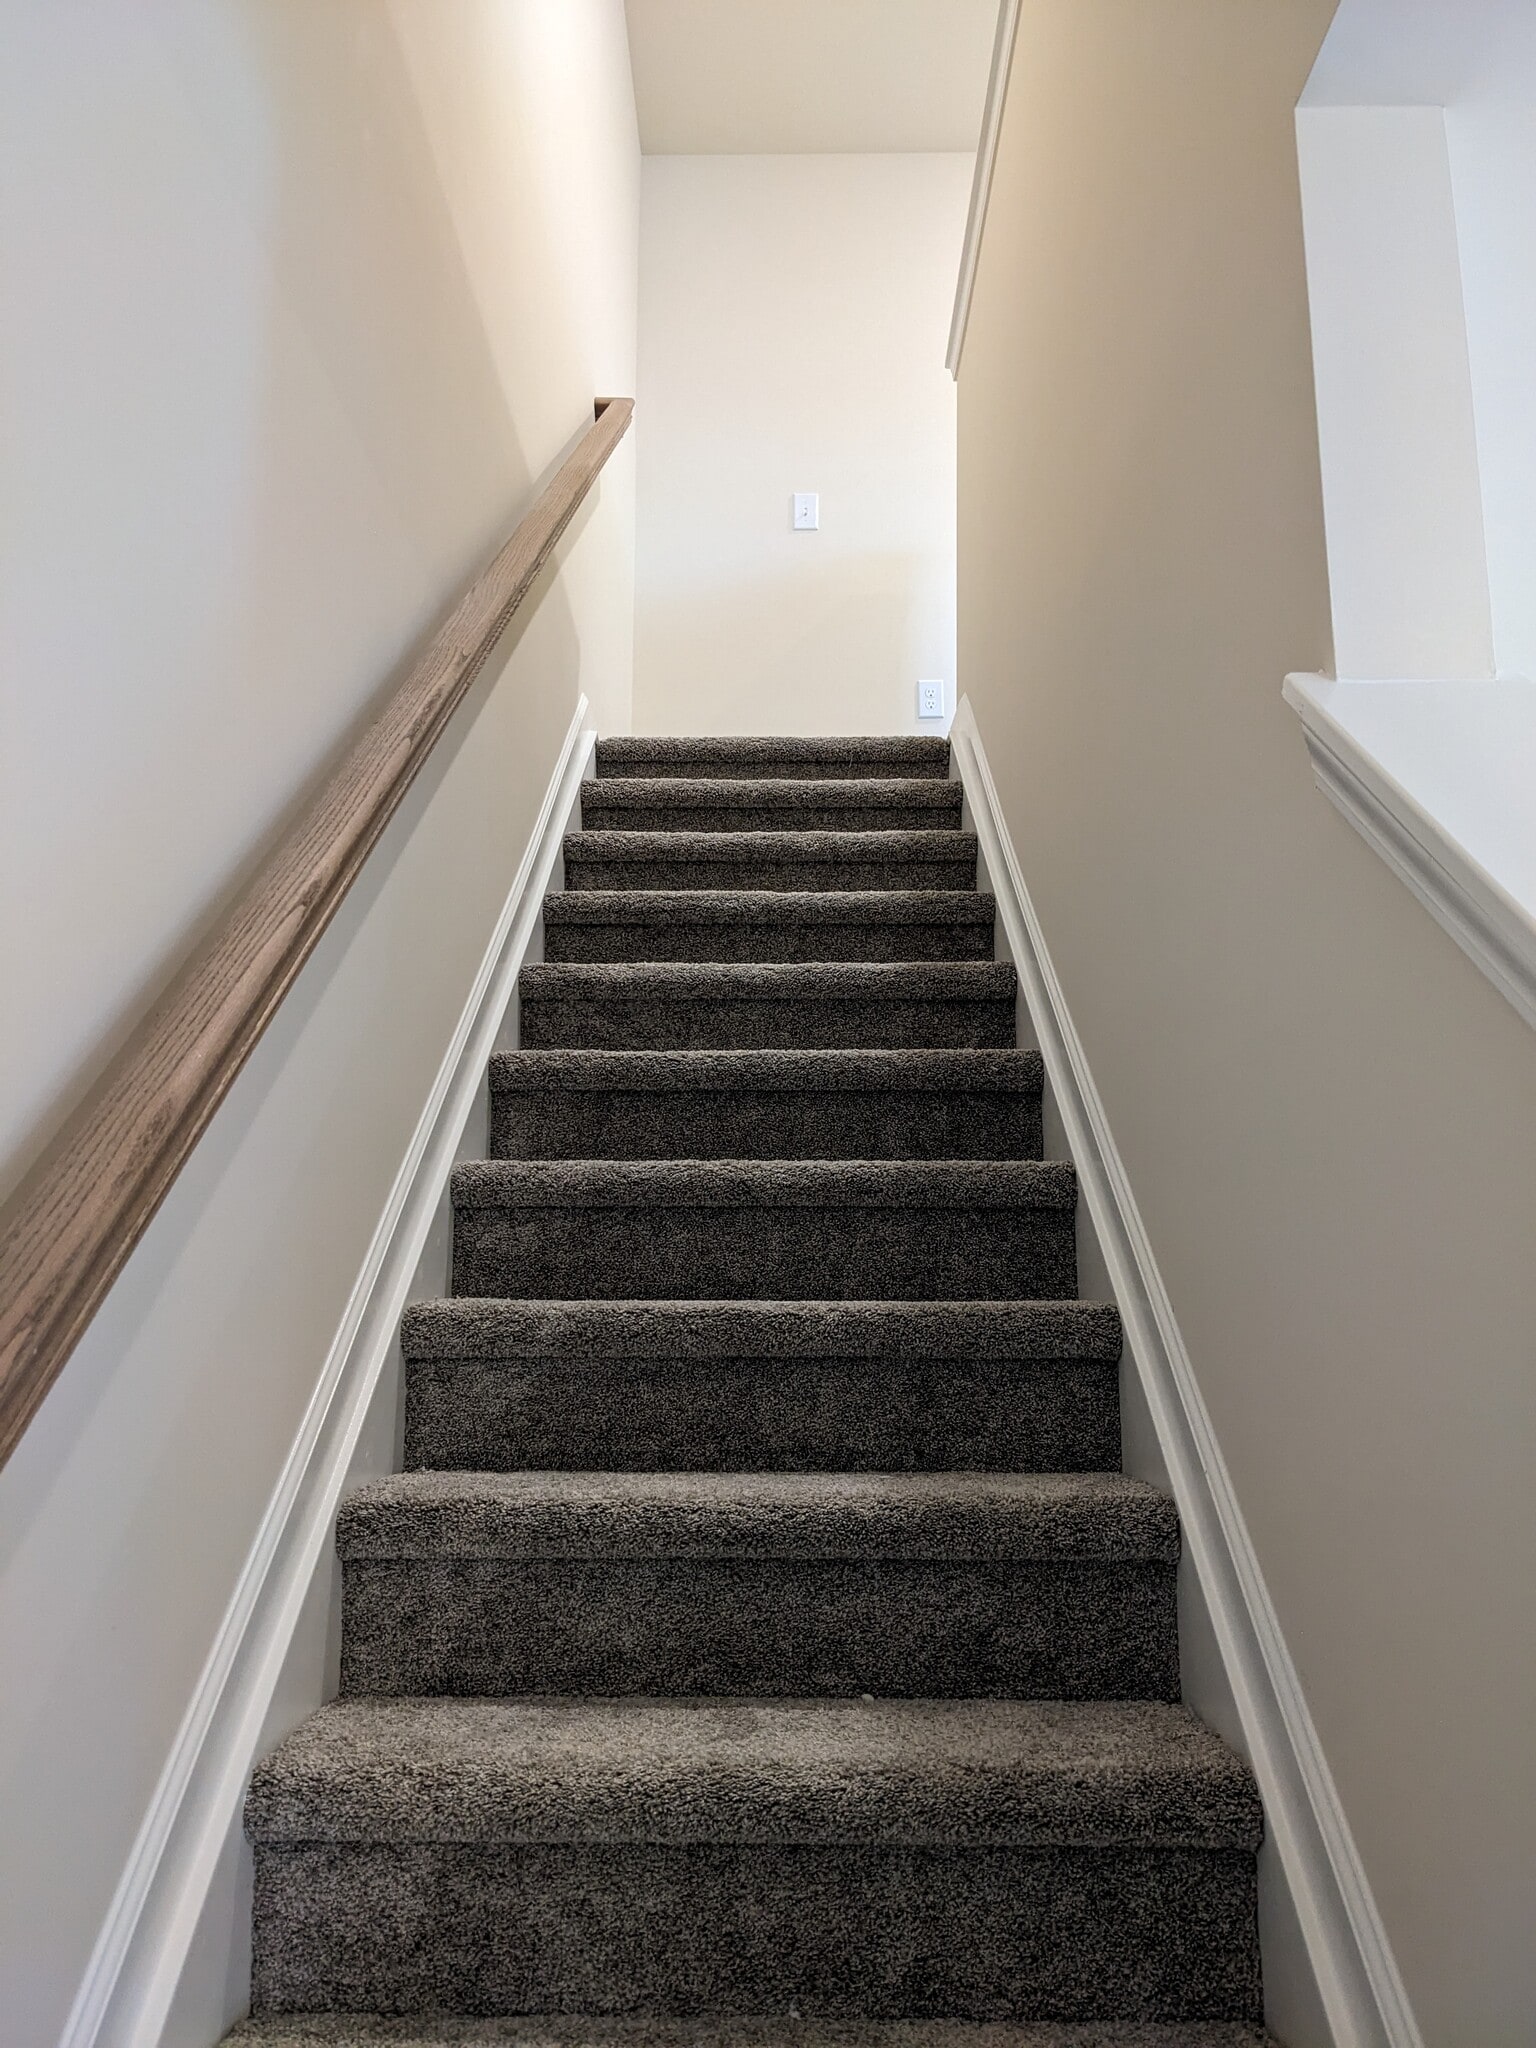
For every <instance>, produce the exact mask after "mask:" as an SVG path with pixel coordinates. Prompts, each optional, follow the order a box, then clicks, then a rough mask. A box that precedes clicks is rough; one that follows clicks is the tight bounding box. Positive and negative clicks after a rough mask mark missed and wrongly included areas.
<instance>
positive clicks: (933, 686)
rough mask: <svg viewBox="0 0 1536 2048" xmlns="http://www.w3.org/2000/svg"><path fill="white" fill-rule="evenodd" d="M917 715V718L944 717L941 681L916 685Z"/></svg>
mask: <svg viewBox="0 0 1536 2048" xmlns="http://www.w3.org/2000/svg"><path fill="white" fill-rule="evenodd" d="M917 715H918V717H919V718H942V717H943V716H944V684H943V682H942V681H939V682H922V683H919V684H918V686H917Z"/></svg>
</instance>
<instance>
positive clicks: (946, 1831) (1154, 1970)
mask: <svg viewBox="0 0 1536 2048" xmlns="http://www.w3.org/2000/svg"><path fill="white" fill-rule="evenodd" d="M246 1825H247V1831H248V1833H249V1835H250V1837H251V1839H252V1842H253V1843H254V1845H255V1851H256V1895H255V1949H254V1959H253V1971H252V1983H253V2004H254V2006H255V2008H256V2010H257V2011H258V2012H279V2011H283V2010H289V2011H295V2012H306V2011H310V2012H312V2011H338V2010H340V2011H356V2012H379V2011H385V2012H396V2013H405V2012H412V2011H418V2012H420V2011H440V2012H459V2013H477V2014H481V2015H494V2014H498V2013H515V2012H523V2013H527V2012H540V2011H543V2012H552V2011H553V2012H566V2013H584V2012H585V2013H591V2012H606V2013H626V2012H628V2013H645V2012H655V2011H671V2012H674V2013H678V2012H680V2013H694V2014H704V2013H738V2014H759V2015H762V2014H783V2015H786V2016H788V2015H791V2014H793V2015H795V2016H800V2017H805V2018H851V2017H854V2016H859V2017H865V2018H898V2017H899V2018H925V2017H935V2018H967V2019H1034V2018H1054V2019H1075V2020H1091V2019H1108V2018H1115V2019H1143V2020H1153V2019H1156V2020H1195V2019H1245V2020H1249V2021H1254V2022H1256V2021H1257V2020H1258V2018H1259V2017H1260V1992H1259V1959H1258V1933H1257V1917H1256V1916H1257V1906H1256V1885H1255V1851H1256V1849H1257V1846H1258V1841H1259V1837H1260V1833H1261V1818H1260V1811H1259V1805H1258V1799H1257V1794H1256V1792H1255V1789H1254V1786H1253V1783H1252V1779H1251V1777H1250V1775H1249V1773H1248V1771H1247V1769H1246V1767H1245V1766H1244V1765H1243V1764H1242V1763H1241V1761H1240V1760H1239V1759H1238V1758H1237V1757H1236V1756H1234V1755H1233V1754H1232V1752H1231V1751H1230V1750H1228V1749H1226V1748H1225V1746H1224V1745H1223V1744H1222V1743H1221V1742H1220V1741H1219V1740H1218V1739H1217V1738H1216V1737H1215V1736H1214V1735H1212V1734H1211V1733H1210V1731H1209V1730H1208V1729H1206V1728H1204V1727H1202V1726H1201V1724H1200V1723H1199V1722H1197V1721H1196V1720H1195V1719H1194V1717H1193V1716H1192V1715H1190V1714H1189V1713H1187V1712H1186V1711H1185V1710H1183V1709H1182V1708H1178V1707H1172V1706H1164V1705H1159V1704H1155V1703H1149V1702H1137V1703H1135V1704H1122V1705H1104V1704H1100V1703H1097V1702H1095V1703H1084V1704H1080V1705H1071V1704H1062V1703H1058V1702H1049V1703H1040V1702H1035V1703H1017V1702H1007V1703H1001V1702H996V1701H975V1700H966V1701H933V1700H921V1701H884V1702H880V1703H878V1704H876V1703H867V1702H862V1701H805V1700H796V1701H776V1702H771V1703H764V1702H759V1701H741V1700H708V1701H699V1702H696V1703H686V1702H678V1701H654V1700H620V1701H615V1700H561V1701H552V1700H527V1699H523V1700H505V1701H502V1700H389V1701H376V1700H353V1701H342V1702H339V1703H338V1704H336V1705H334V1706H331V1707H328V1708H326V1709H324V1710H323V1711H322V1712H321V1713H319V1714H317V1715H316V1716H314V1717H313V1718H312V1719H311V1720H310V1721H308V1722H306V1723H305V1724H304V1726H303V1727H301V1728H299V1729H298V1730H297V1731H296V1732H295V1733H294V1734H293V1735H292V1736H290V1737H289V1738H288V1739H287V1740H286V1741H285V1742H283V1743H282V1744H280V1745H279V1747H278V1749H277V1750H276V1751H275V1752H274V1753H273V1755H272V1756H270V1757H269V1758H268V1759H267V1760H266V1761H265V1763H263V1764H262V1765H261V1766H260V1768H259V1769H258V1771H257V1773H256V1776H255V1778H254V1780H253V1783H252V1787H251V1792H250V1796H249V1799H248V1801H247V1808H246Z"/></svg>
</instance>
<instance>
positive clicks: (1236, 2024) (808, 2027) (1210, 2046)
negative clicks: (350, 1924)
mask: <svg viewBox="0 0 1536 2048" xmlns="http://www.w3.org/2000/svg"><path fill="white" fill-rule="evenodd" d="M225 2038H226V2039H227V2040H228V2041H230V2042H243V2043H245V2044H247V2048H1275V2044H1274V2043H1273V2041H1272V2040H1271V2037H1270V2036H1269V2035H1268V2034H1266V2033H1265V2031H1264V2029H1263V2028H1262V2027H1256V2026H1249V2025H1248V2024H1247V2023H1246V2022H1244V2021H1242V2020H1204V2021H1202V2020H1194V2021H1187V2022H1184V2023H1182V2024H1175V2025H1173V2026H1164V2025H1161V2024H1159V2023H1158V2022H1156V2021H1154V2022H1151V2023H1149V2024H1145V2025H1143V2024H1140V2023H1138V2022H1136V2021H1129V2022H1122V2021H1119V2020H1093V2021H1090V2022H1089V2023H1088V2025H1086V2026H1078V2025H1074V2024H1073V2023H1072V2022H1071V2021H1057V2020H1044V2021H1038V2022H1036V2023H1034V2024H1027V2023H1026V2024H1020V2023H1018V2022H1012V2023H1009V2022H1007V2021H1003V2022H993V2023H992V2024H991V2025H987V2024H985V2023H983V2024H980V2025H978V2024H975V2023H972V2022H967V2021H965V2020H916V2021H913V2020H885V2021H880V2020H872V2021H863V2022H860V2021H858V2020H845V2021H838V2020H792V2019H783V2020H773V2019H692V2020H675V2019H662V2018H657V2017H655V2016H653V2015H651V2014H647V2015H646V2016H645V2017H644V2018H642V2019H630V2020H625V2019H587V2018H581V2017H576V2018H561V2017H559V2016H558V2015H551V2016H548V2017H545V2018H538V2017H534V2018H528V2017H516V2018H510V2019H501V2020H484V2019H478V2020H477V2019H455V2018H453V2017H451V2016H450V2015H448V2014H438V2015H436V2016H435V2017H434V2016H426V2017H413V2016H410V2015H407V2016H405V2017H398V2016H391V2015H389V2014H385V2013H285V2014H282V2015H279V2016H275V2017H268V2018H266V2019H250V2020H242V2021H241V2022H240V2024H239V2026H237V2027H236V2028H235V2029H234V2031H233V2032H232V2033H230V2034H228V2035H227V2036H226V2037H225Z"/></svg>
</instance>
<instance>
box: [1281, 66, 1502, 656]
mask: <svg viewBox="0 0 1536 2048" xmlns="http://www.w3.org/2000/svg"><path fill="white" fill-rule="evenodd" d="M1296 131H1297V145H1298V155H1299V159H1300V165H1301V193H1302V205H1303V210H1304V215H1305V220H1306V232H1307V283H1308V297H1309V301H1310V305H1311V314H1312V353H1313V362H1314V365H1315V371H1316V379H1317V429H1318V440H1319V445H1320V448H1321V452H1322V476H1323V515H1324V519H1325V521H1326V525H1327V532H1328V578H1329V584H1330V587H1331V591H1332V600H1333V642H1334V656H1335V659H1336V660H1337V662H1338V666H1339V673H1340V674H1341V675H1345V676H1359V677H1393V676H1426V677H1427V676H1442V677H1468V678H1476V677H1488V676H1491V675H1492V674H1493V663H1494V655H1493V622H1492V617H1491V614H1490V610H1489V601H1488V556H1487V550H1486V549H1485V547H1484V545H1483V502H1482V485H1481V478H1480V475H1479V469H1478V449H1477V429H1476V425H1475V423H1474V420H1473V413H1472V380H1471V372H1470V369H1469V366H1468V361H1467V321H1466V309H1465V307H1464V305H1463V303H1462V290H1461V260H1460V254H1459V251H1458V248H1457V241H1456V213H1455V207H1454V205H1453V202H1452V198H1451V167H1450V159H1449V157H1448V155H1447V152H1446V138H1445V116H1444V115H1443V113H1442V112H1441V111H1440V109H1439V108H1438V107H1305V106H1304V107H1302V108H1301V109H1300V110H1299V111H1298V113H1297V117H1296Z"/></svg>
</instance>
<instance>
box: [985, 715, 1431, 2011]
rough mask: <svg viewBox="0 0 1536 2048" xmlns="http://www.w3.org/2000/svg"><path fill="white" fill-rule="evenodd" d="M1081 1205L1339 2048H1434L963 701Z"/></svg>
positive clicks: (992, 865) (1019, 960) (1006, 920)
mask: <svg viewBox="0 0 1536 2048" xmlns="http://www.w3.org/2000/svg"><path fill="white" fill-rule="evenodd" d="M950 737H951V745H952V746H953V748H954V751H955V759H956V765H957V767H958V770H959V776H960V781H961V783H962V785H963V787H964V789H965V794H966V801H967V806H968V808H969V810H970V812H971V821H972V824H973V826H974V828H975V831H976V833H977V837H978V841H979V844H980V850H981V855H982V859H983V861H984V862H985V864H986V866H987V869H988V872H989V875H990V878H991V886H992V889H993V892H994V894H995V895H996V898H997V911H998V917H999V919H1000V920H1001V921H1002V924H1003V928H1004V934H1005V937H1006V941H1007V943H1008V945H1009V947H1010V948H1011V951H1012V956H1013V960H1014V964H1015V966H1016V967H1017V969H1018V974H1019V985H1020V991H1021V994H1022V996H1023V998H1024V1001H1025V1002H1026V1004H1027V1005H1028V1008H1029V1011H1030V1015H1031V1019H1032V1021H1033V1024H1034V1027H1035V1032H1036V1036H1037V1039H1038V1043H1039V1046H1040V1051H1041V1055H1042V1057H1043V1059H1044V1062H1045V1072H1046V1081H1047V1085H1048V1087H1049V1089H1050V1091H1051V1094H1052V1096H1053V1098H1054V1103H1055V1108H1056V1111H1057V1113H1058V1114H1059V1116H1060V1118H1061V1122H1062V1126H1063V1128H1064V1130H1065V1133H1066V1138H1067V1143H1068V1147H1069V1150H1070V1153H1071V1157H1072V1160H1073V1162H1074V1164H1075V1166H1076V1168H1077V1175H1078V1184H1079V1188H1080V1191H1081V1199H1082V1201H1083V1203H1084V1206H1085V1208H1086V1210H1087V1213H1088V1216H1089V1218H1090V1219H1091V1222H1092V1225H1093V1228H1094V1230H1095V1232H1096V1233H1097V1236H1098V1241H1099V1248H1100V1252H1101V1254H1102V1257H1103V1260H1104V1263H1105V1266H1106V1267H1107V1269H1108V1272H1109V1276H1110V1281H1111V1285H1112V1287H1113V1291H1114V1294H1115V1299H1116V1301H1117V1303H1118V1306H1119V1309H1120V1314H1121V1317H1122V1320H1123V1322H1124V1325H1125V1341H1126V1348H1127V1350H1128V1352H1129V1353H1130V1355H1131V1358H1132V1360H1133V1363H1134V1365H1135V1369H1136V1373H1137V1377H1138V1381H1139V1384H1140V1387H1141V1390H1142V1393H1143V1395H1144V1397H1145V1400H1146V1403H1147V1407H1148V1410H1149V1413H1150V1415H1151V1418H1152V1421H1153V1425H1154V1427H1155V1429H1156V1431H1157V1438H1158V1444H1159V1448H1160V1449H1161V1451H1162V1454H1163V1458H1164V1460H1165V1462H1166V1465H1167V1470H1168V1474H1169V1482H1170V1485H1171V1488H1172V1492H1173V1496H1174V1499H1175V1500H1176V1502H1177V1503H1178V1509H1179V1516H1180V1520H1181V1522H1182V1525H1183V1531H1184V1543H1185V1547H1186V1551H1187V1553H1188V1555H1189V1557H1190V1561H1191V1563H1192V1565H1193V1567H1194V1569H1195V1572H1196V1574H1197V1576H1198V1579H1199V1582H1200V1587H1201V1590H1202V1592H1203V1594H1204V1597H1205V1601H1206V1605H1207V1608H1208V1611H1209V1614H1210V1618H1211V1624H1212V1627H1213V1629H1214V1631H1215V1635H1216V1640H1217V1643H1218V1646H1219V1649H1220V1653H1221V1659H1222V1663H1223V1666H1224V1668H1225V1671H1226V1674H1227V1679H1228V1682H1229V1684H1230V1686H1231V1688H1232V1693H1233V1698H1234V1703H1235V1707H1236V1710H1237V1713H1238V1716H1239V1720H1240V1725H1241V1727H1242V1731H1243V1736H1244V1742H1245V1745H1246V1749H1247V1754H1248V1758H1249V1761H1250V1763H1251V1764H1252V1767H1253V1771H1254V1775H1255V1777H1256V1778H1257V1780H1258V1786H1259V1792H1260V1795H1261V1797H1262V1798H1263V1801H1264V1812H1265V1821H1266V1826H1267V1828H1268V1831H1269V1835H1270V1839H1271V1840H1272V1842H1273V1843H1274V1846H1275V1848H1276V1849H1277V1851H1278V1854H1279V1857H1280V1861H1281V1866H1282V1868H1283V1871H1284V1874H1285V1878H1286V1881H1287V1885H1288V1888H1289V1891H1290V1893H1291V1897H1292V1900H1293V1902H1294V1906H1295V1909H1296V1912H1297V1915H1298V1918H1299V1920H1300V1925H1301V1932H1302V1937H1303V1939H1304V1941H1305V1943H1306V1949H1307V1955H1308V1959H1309V1961H1310V1964H1311V1967H1312V1971H1313V1974H1314V1977H1315V1980H1316V1984H1317V1990H1318V1994H1319V1997H1320V1999H1321V2001H1322V2005H1323V2009H1324V2011H1325V2013H1326V2015H1327V2019H1328V2024H1329V2026H1330V2028H1331V2030H1332V2033H1333V2039H1334V2043H1335V2048H1423V2041H1422V2037H1421V2035H1420V2033H1419V2030H1418V2027H1417V2024H1416V2023H1415V2021H1414V2017H1413V2013H1412V2011H1411V2009H1410V2007H1409V2004H1408V1997H1407V1993H1406V1991H1405V1989H1404V1987H1403V1983H1402V1979H1401V1977H1400V1976H1399V1974H1398V1970H1397V1965H1396V1962H1395V1961H1394V1959H1393V1956H1392V1951H1391V1948H1390V1945H1389V1944H1388V1941H1387V1934H1386V1929H1385V1928H1384V1927H1383V1925H1382V1923H1381V1918H1380V1915H1379V1914H1378V1912H1377V1910H1376V1905H1375V1901H1374V1899H1373V1898H1372V1895H1371V1889H1370V1885H1369V1883H1368V1882H1367V1879H1366V1875H1365V1870H1364V1867H1363V1865H1362V1864H1361V1861H1360V1856H1359V1852H1358V1850H1357V1849H1356V1847H1355V1843H1354V1838H1353V1836H1352V1835H1351V1833H1350V1829H1349V1823H1348V1821H1347V1820H1346V1818H1345V1815H1344V1809H1343V1806H1342V1805H1341V1803H1340V1800H1339V1795H1338V1790H1337V1788H1336V1786H1335V1785H1334V1782H1333V1778H1332V1776H1331V1774H1330V1772H1329V1769H1328V1764H1327V1760H1326V1759H1325V1757H1324V1755H1323V1752H1322V1746H1321V1744H1320V1742H1319V1740H1318V1735H1317V1730H1316V1728H1315V1727H1314V1726H1313V1722H1312V1717H1311V1714H1310V1713H1309V1712H1308V1710H1307V1703H1306V1700H1305V1698H1304V1697H1303V1695H1302V1690H1301V1682H1300V1679H1299V1678H1298V1676H1297V1672H1296V1667H1295V1665H1294V1663H1293V1662H1292V1659H1291V1655H1290V1652H1289V1650H1288V1649H1287V1648H1286V1645H1285V1640H1284V1637H1283V1636H1282V1635H1281V1632H1280V1623H1279V1620H1278V1618H1277V1616H1276V1614H1275V1610H1274V1606H1273V1603H1272V1602H1271V1600H1270V1597H1269V1592H1268V1589H1267V1587H1266V1586H1265V1583H1264V1577H1263V1573H1262V1572H1261V1571H1260V1568H1259V1561H1258V1558H1257V1556H1256V1554H1255V1552H1254V1548H1253V1543H1252V1540H1251V1539H1250V1537H1249V1535H1248V1531H1247V1527H1246V1525H1245V1524H1244V1521H1243V1516H1242V1510H1241V1509H1240V1507H1239V1506H1238V1502H1237V1496H1236V1494H1235V1493H1234V1491H1233V1487H1232V1481H1231V1478H1230V1476H1229V1474H1228V1472H1227V1468H1226V1463H1225V1461H1224V1459H1223V1458H1222V1455H1221V1447H1220V1445H1219V1444H1218V1443H1217V1441H1216V1433H1215V1430H1214V1428H1213V1427H1212V1423H1211V1418H1210V1415H1209V1412H1208V1411H1207V1409H1206V1405H1205V1402H1204V1400H1203V1399H1202V1397H1201V1393H1200V1389H1199V1386H1198V1384H1197V1382H1196V1379H1195V1372H1194V1367H1193V1365H1192V1364H1191V1361H1190V1358H1189V1354H1188V1352H1187V1350H1186V1349H1185V1345H1184V1339H1183V1337H1182V1335H1181V1334H1180V1331H1179V1326H1178V1323H1177V1321H1176V1319H1175V1317H1174V1313H1173V1305H1172V1303H1171V1302H1170V1300H1169V1298H1168V1293H1167V1290H1166V1288H1165V1287H1164V1285H1163V1281H1162V1276H1161V1274H1160V1273H1159V1271H1158V1267H1157V1261H1156V1259H1155V1258H1154V1256H1153V1252H1152V1246H1151V1242H1150V1240H1149V1239H1148V1236H1147V1232H1146V1227H1145V1225H1144V1224H1143V1222H1142V1219H1141V1214H1140V1212H1139V1210H1138V1209H1137V1206H1136V1199H1135V1196H1134V1195H1133V1194H1132V1192H1131V1186H1130V1182H1129V1180H1128V1179H1127V1176H1126V1171H1125V1166H1124V1163H1123V1162H1122V1160H1121V1158H1120V1154H1119V1152H1118V1151H1117V1150H1116V1147H1115V1141H1114V1138H1113V1137H1112V1136H1111V1134H1110V1129H1109V1123H1108V1120H1107V1118H1106V1116H1105V1112H1104V1105H1103V1102H1102V1101H1101V1100H1100V1097H1099V1094H1098V1091H1097V1089H1096V1088H1095V1086H1094V1083H1093V1076H1092V1074H1091V1073H1090V1072H1089V1069H1088V1060H1087V1055H1086V1054H1085V1052H1084V1050H1083V1045H1082V1041H1081V1039H1080V1038H1079V1037H1078V1034H1077V1030H1076V1027H1075V1026H1074V1024H1073V1021H1072V1016H1071V1013H1070V1011H1069V1010H1068V1008H1067V1004H1066V998H1065V996H1064V995H1063V993H1062V988H1061V983H1060V981H1059V980H1058V979H1057V975H1056V970H1055V968H1054V966H1053V965H1052V962H1051V957H1050V953H1049V952H1048V950H1047V948H1046V944H1045V938H1044V935H1043V933H1042V931H1041V928H1040V921H1039V919H1038V917H1037V916H1036V914H1035V909H1034V905H1033V903H1032V902H1031V900H1030V896H1029V891H1028V889H1027V888H1026V887H1025V884H1024V877H1023V874H1022V872H1021V870H1020V867H1019V861H1018V855H1017V854H1016V852H1015V850H1014V847H1013V842H1012V840H1011V838H1010V836H1009V833H1008V828H1007V825H1006V823H1005V822H1004V819H1003V813H1002V807H1001V804H1000V803H999V800H998V795H997V789H996V786H995V784H994V783H993V780H992V775H991V771H990V769H989V768H988V766H987V759H986V755H985V752H984V751H983V748H982V744H981V738H980V735H979V733H978V731H977V728H976V719H975V714H974V712H973V711H972V709H971V704H970V699H969V698H962V699H961V702H960V706H959V709H958V711H957V712H956V714H955V722H954V726H953V728H952V731H951V736H950Z"/></svg>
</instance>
